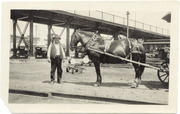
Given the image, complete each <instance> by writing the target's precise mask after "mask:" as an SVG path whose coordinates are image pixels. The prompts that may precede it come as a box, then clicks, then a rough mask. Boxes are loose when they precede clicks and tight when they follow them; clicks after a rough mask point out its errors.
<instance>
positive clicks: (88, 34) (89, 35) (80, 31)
mask: <svg viewBox="0 0 180 114" xmlns="http://www.w3.org/2000/svg"><path fill="white" fill-rule="evenodd" d="M77 32H78V33H81V34H84V35H86V36H87V37H92V36H93V35H94V33H93V32H89V31H83V30H77Z"/></svg>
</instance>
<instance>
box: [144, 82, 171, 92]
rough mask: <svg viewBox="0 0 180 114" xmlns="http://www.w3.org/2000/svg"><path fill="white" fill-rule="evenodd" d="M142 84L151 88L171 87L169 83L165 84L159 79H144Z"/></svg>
mask: <svg viewBox="0 0 180 114" xmlns="http://www.w3.org/2000/svg"><path fill="white" fill-rule="evenodd" d="M141 85H144V86H146V87H147V88H149V89H151V90H154V89H155V90H159V89H169V86H168V85H165V84H163V83H161V82H159V81H142V83H141Z"/></svg>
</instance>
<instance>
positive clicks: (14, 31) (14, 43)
mask: <svg viewBox="0 0 180 114" xmlns="http://www.w3.org/2000/svg"><path fill="white" fill-rule="evenodd" d="M16 25H17V19H13V56H14V57H16V56H17V49H16Z"/></svg>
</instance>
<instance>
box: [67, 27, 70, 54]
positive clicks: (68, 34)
mask: <svg viewBox="0 0 180 114" xmlns="http://www.w3.org/2000/svg"><path fill="white" fill-rule="evenodd" d="M69 30H70V29H69V27H67V28H66V56H69V36H70V31H69Z"/></svg>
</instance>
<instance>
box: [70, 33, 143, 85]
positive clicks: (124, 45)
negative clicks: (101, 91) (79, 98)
mask: <svg viewBox="0 0 180 114" xmlns="http://www.w3.org/2000/svg"><path fill="white" fill-rule="evenodd" d="M135 41H136V42H135ZM78 43H81V46H82V48H84V51H85V53H86V54H87V55H88V57H89V59H90V60H91V61H92V63H93V64H94V67H95V70H96V75H97V80H96V82H95V83H94V86H96V87H97V86H100V85H101V84H102V76H101V72H100V63H107V64H108V63H112V64H119V63H122V62H125V61H123V60H121V59H118V58H114V57H111V56H108V55H106V54H102V53H98V52H96V51H93V50H89V47H91V48H93V49H96V50H99V51H102V52H103V51H106V52H107V53H110V54H112V55H116V56H120V57H123V58H129V59H130V58H131V59H132V60H133V61H137V62H141V63H145V62H146V55H145V51H144V50H145V49H144V47H143V45H142V44H141V43H137V40H134V41H133V40H132V39H127V38H124V39H119V40H114V41H111V42H109V43H106V41H105V40H104V38H103V37H102V36H100V35H98V34H95V33H93V32H88V31H83V30H74V32H73V33H72V35H71V41H70V50H71V51H73V50H74V48H75V47H77V44H78ZM132 49H133V50H135V51H137V53H133V52H132ZM132 65H133V67H134V70H135V79H134V82H133V84H132V85H131V87H132V88H136V87H138V85H139V84H140V83H141V76H142V74H143V72H144V68H145V67H144V66H142V65H138V64H134V63H132Z"/></svg>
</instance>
